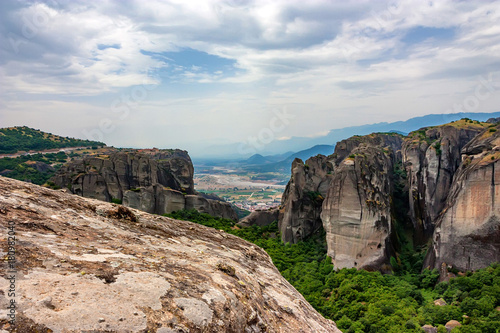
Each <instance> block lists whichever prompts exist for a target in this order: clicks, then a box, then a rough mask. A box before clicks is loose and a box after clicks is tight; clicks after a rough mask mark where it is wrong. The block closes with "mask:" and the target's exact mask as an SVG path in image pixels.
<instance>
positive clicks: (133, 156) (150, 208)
mask: <svg viewBox="0 0 500 333" xmlns="http://www.w3.org/2000/svg"><path fill="white" fill-rule="evenodd" d="M193 174H194V168H193V164H192V162H191V158H190V157H189V155H188V154H187V152H186V151H183V150H177V149H176V150H159V149H158V150H154V151H152V150H145V151H144V152H143V151H137V150H127V151H116V152H112V153H110V154H107V155H98V156H84V157H83V158H82V159H78V160H74V161H71V162H68V163H66V164H65V165H63V166H62V167H61V169H60V170H59V171H58V172H57V173H56V175H55V176H54V177H53V178H52V180H51V181H53V182H54V184H55V185H56V186H59V187H62V188H68V189H69V190H70V191H71V192H72V193H74V194H77V195H80V196H84V197H88V198H94V199H99V200H103V201H114V202H122V203H123V204H124V205H125V206H128V207H132V208H137V209H141V210H144V211H146V212H148V213H155V214H165V213H171V212H173V211H177V210H181V209H193V208H194V209H196V210H198V211H200V212H203V213H207V214H210V215H213V216H219V217H224V218H229V219H232V220H237V215H236V212H235V211H234V209H233V208H232V207H231V205H230V204H228V203H226V202H223V201H218V200H212V199H206V198H204V197H203V196H201V195H200V194H198V193H197V192H196V191H195V190H194V185H193Z"/></svg>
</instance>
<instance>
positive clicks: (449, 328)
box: [444, 320, 462, 332]
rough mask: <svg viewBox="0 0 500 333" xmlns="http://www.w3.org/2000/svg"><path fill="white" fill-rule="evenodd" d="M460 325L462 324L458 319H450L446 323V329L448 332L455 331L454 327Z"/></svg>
mask: <svg viewBox="0 0 500 333" xmlns="http://www.w3.org/2000/svg"><path fill="white" fill-rule="evenodd" d="M458 326H462V324H460V323H459V322H458V321H456V320H450V321H449V322H447V323H446V325H444V327H445V328H446V330H447V331H448V332H451V331H453V329H454V328H455V327H458Z"/></svg>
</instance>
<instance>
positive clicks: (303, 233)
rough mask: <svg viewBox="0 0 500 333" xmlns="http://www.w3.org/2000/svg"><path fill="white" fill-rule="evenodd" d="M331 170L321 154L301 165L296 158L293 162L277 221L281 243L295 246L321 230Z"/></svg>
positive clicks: (329, 162)
mask: <svg viewBox="0 0 500 333" xmlns="http://www.w3.org/2000/svg"><path fill="white" fill-rule="evenodd" d="M332 171H333V162H332V160H331V159H329V158H327V157H326V156H324V155H318V156H314V157H311V158H309V159H308V160H307V161H306V163H305V164H304V163H303V162H302V160H300V159H298V158H296V159H295V160H294V161H293V163H292V175H291V178H290V181H289V182H288V184H287V186H286V188H285V191H284V193H283V196H282V198H281V208H280V212H279V220H278V226H279V229H280V232H281V239H282V240H283V242H284V243H292V244H294V243H297V242H299V241H301V240H303V239H305V238H307V237H308V236H310V235H311V234H312V233H314V232H315V231H317V230H319V229H320V228H321V226H322V224H321V219H320V213H321V204H322V202H323V198H324V197H325V195H326V192H327V190H328V186H329V183H330V180H331V173H332Z"/></svg>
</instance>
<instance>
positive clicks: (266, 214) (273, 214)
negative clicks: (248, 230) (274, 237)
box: [238, 208, 279, 227]
mask: <svg viewBox="0 0 500 333" xmlns="http://www.w3.org/2000/svg"><path fill="white" fill-rule="evenodd" d="M278 216H279V210H278V209H277V208H271V209H268V210H256V211H253V212H251V213H250V215H248V216H245V217H244V218H242V219H241V220H240V221H239V222H238V225H239V226H240V227H251V226H252V225H256V226H259V227H264V226H267V225H270V224H271V223H273V222H274V221H276V220H278Z"/></svg>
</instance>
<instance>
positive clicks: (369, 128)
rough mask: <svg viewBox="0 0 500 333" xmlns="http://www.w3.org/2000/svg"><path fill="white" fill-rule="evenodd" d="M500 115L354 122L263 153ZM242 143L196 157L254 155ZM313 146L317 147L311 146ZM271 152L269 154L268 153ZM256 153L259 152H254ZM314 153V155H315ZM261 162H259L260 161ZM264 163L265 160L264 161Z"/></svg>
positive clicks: (274, 144) (279, 143)
mask: <svg viewBox="0 0 500 333" xmlns="http://www.w3.org/2000/svg"><path fill="white" fill-rule="evenodd" d="M497 117H500V112H490V113H487V112H478V113H471V112H461V113H449V114H430V115H426V116H421V117H414V118H410V119H408V120H405V121H397V122H392V123H387V122H382V123H376V124H368V125H361V126H351V127H345V128H339V129H332V130H330V131H329V133H328V134H326V135H324V136H320V137H315V138H308V137H292V138H290V139H288V140H275V141H273V142H271V143H269V144H268V145H266V146H265V148H264V149H263V150H262V151H260V152H259V154H257V155H260V156H262V157H265V158H267V159H268V160H269V156H274V155H276V154H280V155H283V153H282V152H284V151H288V152H290V151H304V150H308V149H313V148H314V147H315V146H318V145H329V146H330V145H335V144H336V143H337V142H338V141H340V140H343V139H347V138H349V137H351V136H353V135H366V134H370V133H373V132H397V133H400V134H403V135H405V134H407V133H409V132H411V131H414V130H417V129H419V128H422V127H427V126H436V125H441V124H445V123H449V122H451V121H455V120H459V119H462V118H471V119H474V120H479V121H486V120H488V119H489V118H497ZM240 145H241V144H239V143H232V144H225V145H215V146H210V147H208V148H206V149H205V151H206V153H205V154H204V155H203V156H202V155H196V158H200V157H204V158H230V159H243V158H252V157H253V156H250V155H251V154H248V155H246V156H245V155H242V154H240V153H239V152H238V151H239V147H240ZM310 147H313V148H310ZM266 155H267V156H266ZM254 156H255V155H254ZM311 156H313V155H311ZM255 160H256V161H259V160H260V161H264V160H263V159H260V158H259V157H258V156H257V157H255ZM258 164H259V163H258ZM260 164H262V163H260Z"/></svg>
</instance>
